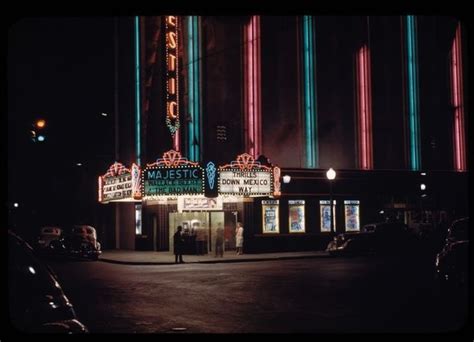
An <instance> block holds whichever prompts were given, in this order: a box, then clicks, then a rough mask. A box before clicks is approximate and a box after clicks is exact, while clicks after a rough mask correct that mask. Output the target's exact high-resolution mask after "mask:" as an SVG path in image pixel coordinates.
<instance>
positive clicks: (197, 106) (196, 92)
mask: <svg viewBox="0 0 474 342" xmlns="http://www.w3.org/2000/svg"><path fill="white" fill-rule="evenodd" d="M199 20H200V19H199V17H194V33H195V38H194V40H195V44H194V50H195V51H194V56H195V59H196V63H194V72H195V77H194V83H195V85H194V100H195V112H196V115H195V119H196V122H195V124H194V136H195V141H196V144H195V145H194V148H195V152H194V160H195V161H199V160H200V159H201V153H200V141H201V134H200V132H201V94H200V90H201V88H200V83H201V74H200V69H201V55H200V46H201V43H200V34H199Z"/></svg>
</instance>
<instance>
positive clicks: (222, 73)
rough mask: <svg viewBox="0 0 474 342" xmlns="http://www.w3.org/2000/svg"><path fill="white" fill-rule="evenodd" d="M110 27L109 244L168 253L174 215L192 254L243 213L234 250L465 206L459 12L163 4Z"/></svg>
mask: <svg viewBox="0 0 474 342" xmlns="http://www.w3.org/2000/svg"><path fill="white" fill-rule="evenodd" d="M433 32H436V35H433ZM119 33H120V35H119V36H120V50H119V63H120V66H121V69H120V70H124V68H123V67H124V66H129V67H128V68H127V69H126V70H128V71H127V72H122V73H121V74H120V80H121V83H120V84H119V88H120V91H119V97H120V99H121V101H120V105H118V106H117V113H118V114H117V115H118V118H119V122H120V125H119V128H118V131H119V141H120V153H119V158H118V159H119V160H117V161H115V162H114V161H110V165H111V166H110V168H109V169H108V170H104V173H103V175H101V176H100V177H99V182H98V188H99V189H98V192H99V194H98V197H99V202H101V203H102V211H103V215H104V217H107V224H105V225H104V227H105V228H104V229H105V236H106V240H107V241H105V246H106V248H125V249H136V250H157V251H167V250H172V247H173V246H172V236H173V234H174V232H175V231H176V227H177V226H178V225H181V226H182V227H183V230H184V232H185V236H186V238H187V241H188V244H187V252H188V253H211V252H213V246H214V242H215V236H216V231H217V229H218V228H219V227H222V228H224V235H225V248H226V250H232V249H234V248H235V236H234V235H235V227H236V223H237V222H242V223H243V226H244V237H245V243H244V251H245V252H264V251H289V250H313V249H322V248H324V247H325V246H326V244H327V242H328V241H329V240H330V239H331V237H332V236H333V234H334V233H337V232H345V231H358V230H360V229H361V228H362V226H363V225H364V224H367V223H371V222H374V221H380V220H384V219H385V218H386V216H387V214H390V215H392V216H393V217H396V218H397V219H399V220H402V221H403V222H405V223H406V224H407V225H409V226H411V227H413V228H414V229H415V228H416V227H417V226H419V225H420V224H428V223H429V222H431V223H433V224H436V221H437V220H438V216H439V214H440V212H441V211H447V212H450V213H452V214H453V215H455V216H459V215H462V214H463V213H465V212H467V172H468V165H467V158H466V156H467V144H466V142H467V141H468V137H467V129H466V122H467V113H468V110H467V107H466V106H467V101H466V99H465V97H466V96H467V92H466V89H467V84H466V82H467V78H465V76H464V75H465V70H466V68H467V61H468V60H467V58H466V48H465V46H466V44H465V37H464V36H465V35H464V28H463V23H462V22H460V21H459V20H457V19H456V18H453V17H435V16H430V17H426V16H410V15H409V16H398V17H397V16H391V17H375V16H374V17H373V16H370V17H367V16H344V17H334V16H264V15H262V16H260V15H249V16H220V17H215V16H174V15H168V16H154V17H133V18H121V19H120V25H119ZM130 85H132V86H130ZM330 169H333V170H334V171H335V172H334V174H332V175H331V172H329V173H328V170H330ZM330 176H334V178H333V179H330V178H332V177H330ZM421 184H423V185H424V186H421Z"/></svg>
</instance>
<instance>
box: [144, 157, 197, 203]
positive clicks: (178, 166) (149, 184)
mask: <svg viewBox="0 0 474 342" xmlns="http://www.w3.org/2000/svg"><path fill="white" fill-rule="evenodd" d="M142 189H143V196H144V198H153V197H159V196H179V195H200V194H203V193H204V170H203V168H202V167H200V166H199V164H198V163H193V162H190V161H188V160H187V159H186V158H182V157H181V154H180V153H179V152H177V151H174V150H170V151H168V152H166V153H165V154H164V155H163V158H161V159H158V160H157V161H156V162H155V163H152V164H147V166H146V168H145V169H144V170H143V172H142Z"/></svg>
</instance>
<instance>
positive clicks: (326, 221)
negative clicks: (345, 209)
mask: <svg viewBox="0 0 474 342" xmlns="http://www.w3.org/2000/svg"><path fill="white" fill-rule="evenodd" d="M319 208H320V214H321V232H330V231H331V202H330V201H324V200H321V201H319ZM332 213H333V215H332V220H333V227H334V230H335V229H336V215H335V214H336V201H333V206H332Z"/></svg>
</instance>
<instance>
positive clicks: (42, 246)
mask: <svg viewBox="0 0 474 342" xmlns="http://www.w3.org/2000/svg"><path fill="white" fill-rule="evenodd" d="M62 239H63V229H62V228H60V227H57V226H45V227H41V228H40V232H39V235H38V239H37V241H36V245H35V247H36V251H37V252H38V253H39V254H40V255H42V256H60V255H63V254H65V247H64V245H63V242H62Z"/></svg>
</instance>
